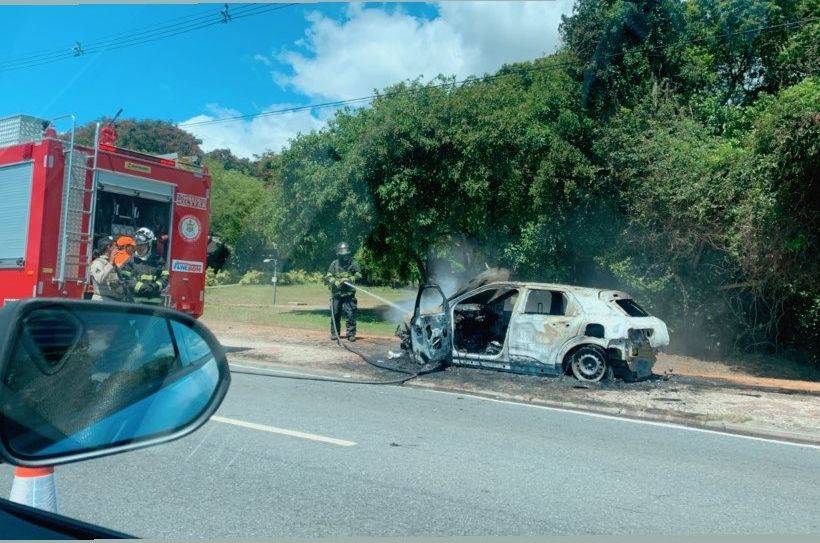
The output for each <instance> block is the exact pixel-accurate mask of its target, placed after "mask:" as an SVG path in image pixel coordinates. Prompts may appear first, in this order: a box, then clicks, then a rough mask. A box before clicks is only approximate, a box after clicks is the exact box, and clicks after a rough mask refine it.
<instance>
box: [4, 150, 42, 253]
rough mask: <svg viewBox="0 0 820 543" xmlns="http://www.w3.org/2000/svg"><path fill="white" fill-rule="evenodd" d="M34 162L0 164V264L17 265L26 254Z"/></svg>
mask: <svg viewBox="0 0 820 543" xmlns="http://www.w3.org/2000/svg"><path fill="white" fill-rule="evenodd" d="M33 170H34V164H33V163H32V162H30V161H29V162H20V163H17V164H9V165H0V268H20V267H22V264H23V261H24V259H25V257H26V245H27V241H28V227H29V210H30V208H31V184H32V172H33Z"/></svg>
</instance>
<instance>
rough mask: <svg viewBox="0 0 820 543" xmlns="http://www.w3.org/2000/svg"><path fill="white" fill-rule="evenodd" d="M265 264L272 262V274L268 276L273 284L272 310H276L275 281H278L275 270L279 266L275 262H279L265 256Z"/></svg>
mask: <svg viewBox="0 0 820 543" xmlns="http://www.w3.org/2000/svg"><path fill="white" fill-rule="evenodd" d="M262 262H264V263H265V264H271V263H273V276H271V278H270V282H271V283H272V284H273V311H274V312H276V283H277V282H278V279H279V278H278V277H277V275H276V270H277V268H278V267H279V266H278V265H277V264H278V263H279V262H278V261H277V260H276V259H275V258H273V257H271V258H266V259H265V260H263V261H262Z"/></svg>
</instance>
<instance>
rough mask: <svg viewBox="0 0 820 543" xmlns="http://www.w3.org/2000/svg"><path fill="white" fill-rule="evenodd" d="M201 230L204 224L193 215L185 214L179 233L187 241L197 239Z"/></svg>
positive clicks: (180, 222) (180, 223)
mask: <svg viewBox="0 0 820 543" xmlns="http://www.w3.org/2000/svg"><path fill="white" fill-rule="evenodd" d="M201 232H202V225H201V224H200V222H199V219H197V218H196V217H194V216H193V215H185V216H184V217H182V219H181V220H180V221H179V233H180V235H181V236H182V237H183V238H185V240H186V241H196V239H197V238H198V237H199V234H200V233H201Z"/></svg>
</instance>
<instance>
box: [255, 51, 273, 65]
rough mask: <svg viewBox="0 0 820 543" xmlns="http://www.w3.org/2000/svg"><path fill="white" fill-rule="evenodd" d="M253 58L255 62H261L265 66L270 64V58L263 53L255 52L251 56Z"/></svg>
mask: <svg viewBox="0 0 820 543" xmlns="http://www.w3.org/2000/svg"><path fill="white" fill-rule="evenodd" d="M253 60H255V61H256V62H261V63H262V64H264V65H265V66H270V65H271V61H270V59H269V58H268V57H266V56H265V55H263V54H261V53H256V54H255V55H254V56H253Z"/></svg>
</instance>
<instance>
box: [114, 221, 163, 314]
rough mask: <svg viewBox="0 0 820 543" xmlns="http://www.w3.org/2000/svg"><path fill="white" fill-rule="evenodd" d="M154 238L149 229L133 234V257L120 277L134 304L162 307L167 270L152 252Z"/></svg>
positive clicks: (154, 252) (158, 257) (141, 229)
mask: <svg viewBox="0 0 820 543" xmlns="http://www.w3.org/2000/svg"><path fill="white" fill-rule="evenodd" d="M155 242H156V236H155V235H154V232H153V231H152V230H151V229H150V228H145V227H143V228H140V229H139V230H137V232H136V234H134V244H135V249H134V257H133V258H132V259H131V260H130V261H129V262H128V263H127V264H126V265H125V266H124V267H123V268H122V272H121V273H122V275H123V276H124V277H125V279H126V281H127V282H128V285H129V287H130V290H131V296H132V298H133V301H134V302H137V303H142V304H152V305H163V299H162V298H163V295H164V294H165V291H166V288H167V287H168V270H167V269H165V263H164V261H163V259H162V257H160V256H159V255H158V254H157V252H156V251H155V250H154V243H155Z"/></svg>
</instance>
